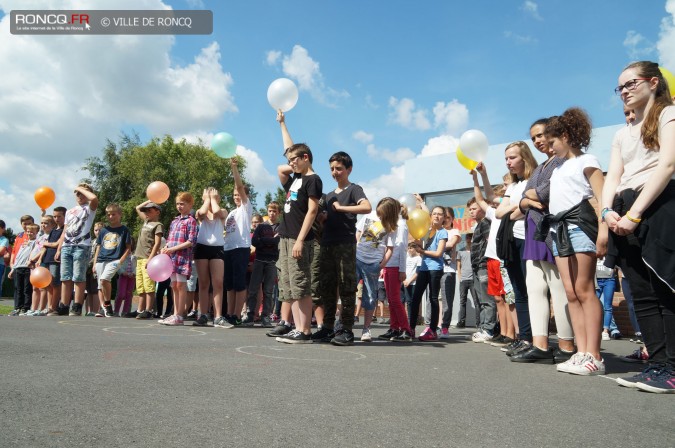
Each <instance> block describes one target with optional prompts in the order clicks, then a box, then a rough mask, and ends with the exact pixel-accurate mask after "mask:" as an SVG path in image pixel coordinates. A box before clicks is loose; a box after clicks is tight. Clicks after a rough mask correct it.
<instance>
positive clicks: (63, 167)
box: [0, 0, 237, 226]
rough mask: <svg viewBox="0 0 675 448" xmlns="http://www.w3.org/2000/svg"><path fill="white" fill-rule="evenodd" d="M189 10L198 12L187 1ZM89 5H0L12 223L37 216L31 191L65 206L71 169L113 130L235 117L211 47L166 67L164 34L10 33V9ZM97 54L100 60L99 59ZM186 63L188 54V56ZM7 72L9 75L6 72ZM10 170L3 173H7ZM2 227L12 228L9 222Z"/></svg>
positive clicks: (180, 126)
mask: <svg viewBox="0 0 675 448" xmlns="http://www.w3.org/2000/svg"><path fill="white" fill-rule="evenodd" d="M192 5H193V6H194V5H197V4H196V3H192ZM96 6H97V8H99V9H147V10H162V9H170V7H169V6H167V5H165V4H164V3H163V2H162V1H160V0H133V1H132V0H101V1H99V2H97V3H96ZM88 7H91V4H90V2H85V1H80V0H70V1H56V0H52V1H49V0H44V1H7V0H0V9H1V10H2V11H3V12H4V13H5V14H6V15H5V16H4V17H2V19H0V34H2V35H4V36H7V38H3V39H0V67H5V68H7V69H6V70H3V73H2V78H3V79H2V83H0V141H1V142H2V144H1V145H0V165H2V167H1V168H0V169H1V170H2V171H0V179H2V181H1V182H0V185H1V187H0V189H1V190H0V198H2V199H3V206H2V218H3V219H5V221H7V223H8V225H11V226H14V225H15V221H17V220H18V217H19V216H20V215H22V214H24V213H33V214H35V213H36V211H37V206H36V205H35V204H34V201H33V199H32V195H33V191H34V190H35V188H37V187H39V186H41V185H48V186H50V187H52V188H53V189H54V190H55V191H56V194H57V204H64V205H66V206H70V205H72V204H73V198H72V188H73V186H74V185H75V184H76V183H77V182H78V181H79V180H80V179H81V178H83V177H86V176H87V175H88V173H86V172H82V171H79V169H80V168H81V167H82V165H83V164H84V161H85V159H86V158H87V157H90V156H94V155H98V154H99V151H100V148H101V147H103V146H104V145H105V138H106V137H114V136H116V135H117V134H118V133H119V132H120V129H121V128H133V127H134V126H138V127H143V128H147V129H148V131H150V132H151V133H152V134H154V135H162V134H165V133H170V134H173V135H176V134H178V135H180V134H187V133H190V132H194V130H196V129H209V128H212V127H214V126H215V125H216V124H217V123H218V121H219V120H220V119H221V118H222V116H223V114H224V113H228V112H230V113H234V112H237V106H236V105H235V102H234V98H233V96H232V94H231V88H232V85H233V80H232V77H231V75H230V74H229V73H226V72H225V71H224V70H223V67H222V65H221V61H220V58H221V55H220V49H219V46H218V44H217V43H215V42H214V43H211V44H210V45H207V46H206V47H204V48H202V49H201V50H200V51H199V52H198V53H197V54H195V55H194V59H193V60H192V61H190V62H187V63H176V62H173V61H172V54H171V51H172V48H173V46H174V43H175V38H174V37H173V36H95V37H90V36H48V37H45V36H31V35H10V33H9V19H10V16H9V11H10V10H13V9H66V10H68V9H72V10H78V9H87V8H88ZM102 52H104V53H105V54H102ZM188 57H189V56H188ZM10 68H11V69H10ZM8 168H11V170H9V171H8V170H7V169H8ZM10 223H11V224H10Z"/></svg>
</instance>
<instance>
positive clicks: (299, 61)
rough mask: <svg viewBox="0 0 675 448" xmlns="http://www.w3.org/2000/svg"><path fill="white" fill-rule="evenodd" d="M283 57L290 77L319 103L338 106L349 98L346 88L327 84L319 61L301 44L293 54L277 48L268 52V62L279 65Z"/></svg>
mask: <svg viewBox="0 0 675 448" xmlns="http://www.w3.org/2000/svg"><path fill="white" fill-rule="evenodd" d="M279 59H281V69H282V71H283V73H284V74H285V75H286V76H288V77H289V78H291V79H293V80H295V81H296V82H297V83H298V88H299V89H300V90H304V91H307V92H309V94H310V95H312V97H313V98H314V99H315V100H317V101H318V102H319V103H321V104H323V105H324V106H328V107H337V103H338V102H339V101H340V100H343V99H345V98H349V92H347V91H346V90H337V89H334V88H332V87H328V86H326V84H325V82H324V79H323V74H322V73H321V69H320V66H319V63H318V62H317V61H315V60H314V59H313V58H312V57H311V56H310V55H309V52H308V51H307V49H306V48H304V47H303V46H301V45H295V46H293V50H291V54H285V55H283V57H282V53H281V52H280V51H277V50H270V51H268V52H267V61H266V62H267V64H268V65H277V64H278V62H279Z"/></svg>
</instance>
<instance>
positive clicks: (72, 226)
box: [64, 207, 91, 244]
mask: <svg viewBox="0 0 675 448" xmlns="http://www.w3.org/2000/svg"><path fill="white" fill-rule="evenodd" d="M90 213H91V211H90V210H89V207H74V208H71V209H70V210H68V213H66V222H65V226H64V227H65V231H66V237H65V238H66V242H72V243H73V244H77V243H79V242H80V241H82V240H85V239H89V234H88V233H86V232H85V227H86V225H87V220H88V218H89V214H90Z"/></svg>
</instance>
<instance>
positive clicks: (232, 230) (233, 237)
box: [223, 201, 253, 250]
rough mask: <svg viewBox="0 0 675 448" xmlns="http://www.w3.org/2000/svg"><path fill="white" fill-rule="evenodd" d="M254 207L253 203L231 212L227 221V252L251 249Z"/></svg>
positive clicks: (244, 204)
mask: <svg viewBox="0 0 675 448" xmlns="http://www.w3.org/2000/svg"><path fill="white" fill-rule="evenodd" d="M252 217H253V207H252V206H251V201H246V202H243V201H242V203H241V205H240V206H239V207H237V208H235V209H234V210H232V211H231V212H230V214H229V215H227V219H226V220H225V244H224V246H223V248H224V249H225V250H232V249H239V248H242V247H251V218H252Z"/></svg>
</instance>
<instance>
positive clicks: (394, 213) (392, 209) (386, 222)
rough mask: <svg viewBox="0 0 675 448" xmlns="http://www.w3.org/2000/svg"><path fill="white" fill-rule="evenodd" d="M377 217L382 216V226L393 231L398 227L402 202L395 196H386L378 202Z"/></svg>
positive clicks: (388, 230)
mask: <svg viewBox="0 0 675 448" xmlns="http://www.w3.org/2000/svg"><path fill="white" fill-rule="evenodd" d="M375 211H376V213H377V217H378V218H380V222H381V223H382V228H384V230H385V231H387V232H393V231H395V230H396V229H397V228H398V216H399V215H400V214H401V203H400V202H398V201H397V200H396V199H394V198H389V197H387V198H384V199H382V200H381V201H380V202H378V203H377V207H376V208H375Z"/></svg>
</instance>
